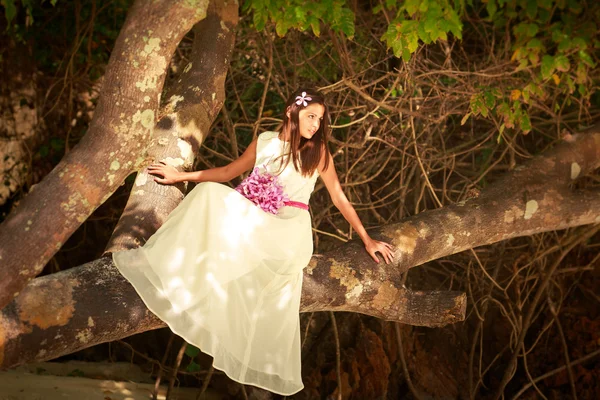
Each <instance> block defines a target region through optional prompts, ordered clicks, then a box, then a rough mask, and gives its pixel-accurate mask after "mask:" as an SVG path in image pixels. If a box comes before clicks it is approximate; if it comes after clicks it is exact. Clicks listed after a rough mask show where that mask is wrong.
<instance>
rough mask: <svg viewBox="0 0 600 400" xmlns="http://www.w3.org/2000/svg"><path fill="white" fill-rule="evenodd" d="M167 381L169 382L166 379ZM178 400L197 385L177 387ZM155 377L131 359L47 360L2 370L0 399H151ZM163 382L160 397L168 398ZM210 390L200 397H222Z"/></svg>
mask: <svg viewBox="0 0 600 400" xmlns="http://www.w3.org/2000/svg"><path fill="white" fill-rule="evenodd" d="M165 382H168V381H166V380H165ZM173 390H174V395H173V396H171V397H172V398H173V399H177V400H196V397H197V395H198V389H191V388H177V387H176V388H174V389H173ZM153 391H154V380H153V379H150V378H149V377H148V375H147V374H145V373H144V372H142V370H141V369H140V368H139V367H138V366H136V365H134V364H129V363H98V362H93V363H90V362H82V361H69V362H66V363H56V362H45V363H36V364H30V365H25V366H22V367H18V368H16V369H14V370H9V371H3V372H0V400H38V399H39V400H42V399H43V400H58V399H60V400H68V399H77V400H80V399H85V400H126V399H127V400H142V399H144V400H145V399H152V393H153ZM166 393H167V386H166V385H161V386H160V387H159V390H158V395H157V399H158V400H161V399H163V400H164V399H165V398H166ZM220 398H221V396H220V395H218V394H216V393H215V392H214V391H211V390H207V391H206V392H205V393H204V394H203V395H202V396H200V398H199V399H200V400H213V399H220Z"/></svg>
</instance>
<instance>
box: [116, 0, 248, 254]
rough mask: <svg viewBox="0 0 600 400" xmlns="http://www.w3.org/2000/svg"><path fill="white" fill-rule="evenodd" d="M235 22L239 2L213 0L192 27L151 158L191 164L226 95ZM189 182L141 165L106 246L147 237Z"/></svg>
mask: <svg viewBox="0 0 600 400" xmlns="http://www.w3.org/2000/svg"><path fill="white" fill-rule="evenodd" d="M237 22H238V5H237V3H236V2H233V1H230V2H226V3H224V2H221V1H213V2H211V4H210V6H209V9H208V12H207V15H206V18H205V19H204V20H203V21H202V22H200V23H198V24H197V25H196V26H195V27H194V30H193V31H194V44H193V46H192V53H191V57H190V62H189V64H188V65H187V66H186V67H185V68H184V69H183V73H182V74H181V76H180V77H179V79H178V80H177V82H176V83H175V84H174V85H173V87H171V88H170V90H169V93H168V94H167V97H166V98H167V102H166V105H165V106H164V107H163V109H162V110H161V112H160V113H159V115H161V116H162V117H161V119H160V120H159V121H158V123H157V125H156V127H155V128H154V133H153V137H152V144H151V146H150V147H149V148H148V158H149V159H152V160H164V161H165V162H166V163H168V164H170V165H173V166H174V167H176V168H178V169H180V170H189V169H191V167H192V166H193V164H194V157H195V155H196V154H198V151H199V149H200V146H201V145H202V142H203V141H204V139H205V138H206V136H207V135H208V132H209V129H210V127H211V125H212V123H213V121H214V119H215V117H216V116H217V114H218V113H219V111H220V110H221V107H222V106H223V102H224V101H225V78H226V76H227V69H228V68H229V59H230V57H231V53H232V51H233V47H234V44H235V43H234V42H235V28H236V26H237ZM185 188H186V185H185V184H178V185H160V184H157V183H156V182H154V179H153V176H151V175H149V174H148V172H147V170H146V169H144V170H142V171H140V172H139V174H138V176H137V179H136V181H135V184H134V185H133V189H132V191H131V194H130V196H129V200H128V202H127V205H126V207H125V210H124V211H123V213H122V215H121V218H120V220H119V222H118V224H117V226H116V228H115V230H114V232H113V235H112V237H111V239H110V240H109V243H108V245H107V248H106V252H114V251H117V250H123V249H130V248H135V247H138V246H140V245H141V244H142V243H144V241H145V240H147V239H148V238H149V237H150V236H151V235H152V234H153V233H154V232H155V231H156V230H157V229H158V228H159V227H160V226H161V225H162V224H163V222H164V221H165V219H166V218H167V216H168V215H169V214H170V213H171V211H172V210H173V209H174V208H175V207H177V205H178V204H179V203H180V202H181V200H182V199H183V195H184V192H185ZM140 216H144V218H143V219H142V218H139V217H140Z"/></svg>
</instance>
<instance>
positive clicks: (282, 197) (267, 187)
mask: <svg viewBox="0 0 600 400" xmlns="http://www.w3.org/2000/svg"><path fill="white" fill-rule="evenodd" d="M235 190H236V191H238V192H239V193H240V194H241V195H242V196H244V197H245V198H247V199H248V200H250V201H251V202H253V203H254V204H256V205H257V206H259V207H260V208H262V209H263V210H264V211H266V212H269V213H271V214H277V211H278V210H279V209H280V208H281V207H283V206H284V202H286V201H288V200H289V198H288V196H287V195H286V194H285V193H284V192H283V186H282V185H281V183H279V180H278V177H277V176H275V175H273V174H271V173H270V172H268V171H262V172H261V171H260V169H259V167H255V168H254V170H252V173H250V175H248V177H246V179H244V180H243V181H242V183H240V184H239V185H238V186H237V187H236V188H235Z"/></svg>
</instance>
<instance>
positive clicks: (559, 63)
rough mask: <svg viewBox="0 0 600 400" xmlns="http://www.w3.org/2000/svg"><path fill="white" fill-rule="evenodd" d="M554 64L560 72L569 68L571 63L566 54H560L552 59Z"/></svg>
mask: <svg viewBox="0 0 600 400" xmlns="http://www.w3.org/2000/svg"><path fill="white" fill-rule="evenodd" d="M554 65H555V66H556V69H557V70H559V71H561V72H567V71H568V70H569V68H571V63H570V62H569V59H568V58H567V57H566V56H563V55H560V56H557V57H556V58H555V59H554Z"/></svg>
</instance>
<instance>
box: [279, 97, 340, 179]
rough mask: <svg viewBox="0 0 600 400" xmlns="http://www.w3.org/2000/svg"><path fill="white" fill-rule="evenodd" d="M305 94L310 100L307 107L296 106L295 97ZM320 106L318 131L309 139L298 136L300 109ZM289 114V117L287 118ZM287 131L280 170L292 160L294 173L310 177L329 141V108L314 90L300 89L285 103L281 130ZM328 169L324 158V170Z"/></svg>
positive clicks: (325, 151) (327, 162)
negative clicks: (321, 112)
mask: <svg viewBox="0 0 600 400" xmlns="http://www.w3.org/2000/svg"><path fill="white" fill-rule="evenodd" d="M303 92H306V97H310V98H311V100H310V101H307V105H306V106H305V105H304V104H297V103H296V97H297V96H302V93H303ZM315 103H316V104H320V105H322V106H323V109H324V112H323V120H322V121H321V123H320V125H319V130H317V132H315V134H314V135H313V136H312V138H310V139H306V138H305V137H304V136H302V135H301V134H300V120H299V117H298V114H299V113H300V111H301V110H302V109H304V108H305V107H307V106H308V105H309V104H315ZM288 113H289V117H288ZM286 128H287V129H288V131H289V133H290V138H289V139H290V142H289V143H290V147H289V151H288V152H287V153H285V154H283V157H284V159H285V160H286V161H285V165H283V166H282V167H281V170H283V169H285V167H287V165H288V164H289V162H290V160H292V165H293V166H294V168H295V169H296V171H298V172H300V173H301V174H302V175H304V176H311V175H312V174H313V173H314V172H315V170H316V169H317V167H318V166H319V162H320V160H321V157H322V156H323V154H325V155H326V153H327V141H328V140H329V108H328V107H327V104H326V103H325V98H324V97H323V95H322V94H321V93H319V92H318V91H317V90H316V89H312V88H300V89H298V90H296V91H295V92H293V93H292V94H291V96H290V97H289V98H288V100H287V102H286V103H285V113H284V115H283V130H284V131H285V129H286ZM328 167H329V157H327V156H325V166H324V169H327V168H328Z"/></svg>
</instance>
